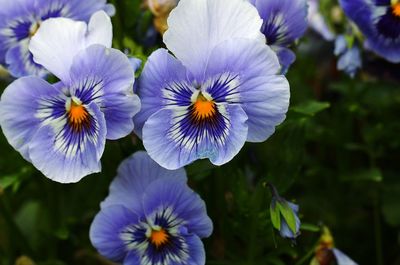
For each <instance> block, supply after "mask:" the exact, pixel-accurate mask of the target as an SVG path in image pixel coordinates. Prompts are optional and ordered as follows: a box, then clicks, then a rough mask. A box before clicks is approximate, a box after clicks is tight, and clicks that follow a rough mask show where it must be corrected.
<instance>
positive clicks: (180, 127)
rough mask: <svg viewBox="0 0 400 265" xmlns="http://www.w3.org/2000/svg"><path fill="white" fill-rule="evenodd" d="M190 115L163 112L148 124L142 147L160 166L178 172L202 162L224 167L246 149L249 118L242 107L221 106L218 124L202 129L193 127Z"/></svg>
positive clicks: (144, 131)
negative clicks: (192, 164)
mask: <svg viewBox="0 0 400 265" xmlns="http://www.w3.org/2000/svg"><path fill="white" fill-rule="evenodd" d="M221 112H223V113H221ZM189 115H190V113H189V112H188V111H187V110H184V111H183V112H182V109H180V108H178V109H163V110H160V111H158V112H157V113H155V114H154V115H152V116H151V117H150V118H149V119H148V120H147V122H146V123H145V125H144V127H143V144H144V146H145V148H146V150H147V152H148V153H149V155H150V157H152V158H153V159H154V160H155V161H156V162H157V163H159V164H160V165H161V166H163V167H165V168H168V169H177V168H180V167H182V166H185V165H188V164H190V163H191V162H193V161H195V160H197V159H202V158H209V159H210V161H211V162H212V163H213V164H215V165H222V164H224V163H227V162H229V161H230V160H231V159H232V158H233V157H234V156H235V155H236V154H237V153H238V152H239V151H240V149H241V148H242V147H243V145H244V142H245V141H246V137H247V124H246V120H247V116H246V114H245V112H244V111H243V110H242V108H241V107H240V106H239V105H226V106H220V113H219V114H218V115H219V116H218V117H217V118H218V119H217V120H215V121H214V122H215V123H214V122H210V123H207V122H205V123H204V124H203V125H202V126H201V127H196V126H195V124H191V123H190V116H189Z"/></svg>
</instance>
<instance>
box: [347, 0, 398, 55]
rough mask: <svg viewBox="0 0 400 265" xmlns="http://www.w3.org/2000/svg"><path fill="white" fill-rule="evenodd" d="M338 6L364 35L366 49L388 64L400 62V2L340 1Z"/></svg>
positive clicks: (373, 0)
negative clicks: (388, 62)
mask: <svg viewBox="0 0 400 265" xmlns="http://www.w3.org/2000/svg"><path fill="white" fill-rule="evenodd" d="M340 4H341V6H342V7H343V9H344V12H345V13H346V15H347V16H349V17H350V19H351V20H353V21H354V22H355V23H356V24H357V26H358V27H359V28H360V30H361V31H362V33H363V34H364V35H365V37H366V47H368V48H369V49H371V50H372V51H374V52H375V53H377V54H378V55H380V56H382V57H383V58H385V59H386V60H388V61H390V62H393V63H399V62H400V1H398V0H340Z"/></svg>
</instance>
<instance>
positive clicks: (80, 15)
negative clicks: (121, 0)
mask: <svg viewBox="0 0 400 265" xmlns="http://www.w3.org/2000/svg"><path fill="white" fill-rule="evenodd" d="M43 2H44V4H47V5H49V4H48V1H47V0H44V1H43ZM57 2H61V3H62V5H63V6H64V8H63V9H62V10H63V13H64V15H63V16H64V17H68V18H72V19H74V20H83V21H89V19H90V17H91V15H93V13H95V12H97V11H99V10H104V11H105V12H106V13H107V15H109V16H113V15H114V14H115V8H114V6H113V5H112V4H107V0H85V1H82V0H58V1H57Z"/></svg>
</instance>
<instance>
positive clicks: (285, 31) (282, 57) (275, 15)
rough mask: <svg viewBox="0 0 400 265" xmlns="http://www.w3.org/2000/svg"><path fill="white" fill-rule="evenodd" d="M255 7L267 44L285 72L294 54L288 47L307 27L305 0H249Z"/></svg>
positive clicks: (294, 57) (292, 60) (294, 56)
mask: <svg viewBox="0 0 400 265" xmlns="http://www.w3.org/2000/svg"><path fill="white" fill-rule="evenodd" d="M250 2H251V3H252V4H253V5H254V6H255V7H256V8H257V10H258V12H259V14H260V16H261V18H262V19H263V21H264V22H263V25H262V28H261V31H262V32H263V33H264V35H265V37H266V39H267V44H268V45H270V46H271V47H272V49H273V50H274V51H275V52H276V53H277V54H278V57H279V61H280V63H281V65H282V72H283V73H286V71H287V70H288V69H289V67H290V65H291V64H292V63H293V62H294V61H295V59H296V55H295V54H294V53H293V52H292V51H291V50H290V49H288V47H289V46H290V45H291V44H293V42H294V41H296V40H297V39H299V38H300V37H302V36H303V34H304V32H305V31H306V29H307V26H308V24H307V8H308V7H307V0H250Z"/></svg>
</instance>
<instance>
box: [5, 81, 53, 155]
mask: <svg viewBox="0 0 400 265" xmlns="http://www.w3.org/2000/svg"><path fill="white" fill-rule="evenodd" d="M59 95H60V91H59V90H57V89H56V88H54V87H53V86H52V85H50V84H49V83H47V82H46V81H44V80H42V79H40V78H36V77H23V78H20V79H17V80H16V81H14V82H13V83H11V84H10V85H9V86H8V87H7V88H6V90H5V91H4V92H3V94H2V96H1V101H0V125H1V128H2V130H3V133H4V135H5V136H6V138H7V140H8V142H9V143H10V144H11V145H12V146H13V147H14V148H15V149H16V150H17V151H18V152H20V153H21V155H22V156H23V157H24V158H25V159H26V160H28V161H30V158H29V153H28V146H29V142H30V141H31V138H32V137H33V135H34V134H35V133H36V131H37V130H38V129H39V127H40V123H41V119H40V118H39V117H37V115H36V114H37V111H38V109H39V108H40V106H41V103H40V102H41V100H42V99H44V98H55V97H58V96H59Z"/></svg>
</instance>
